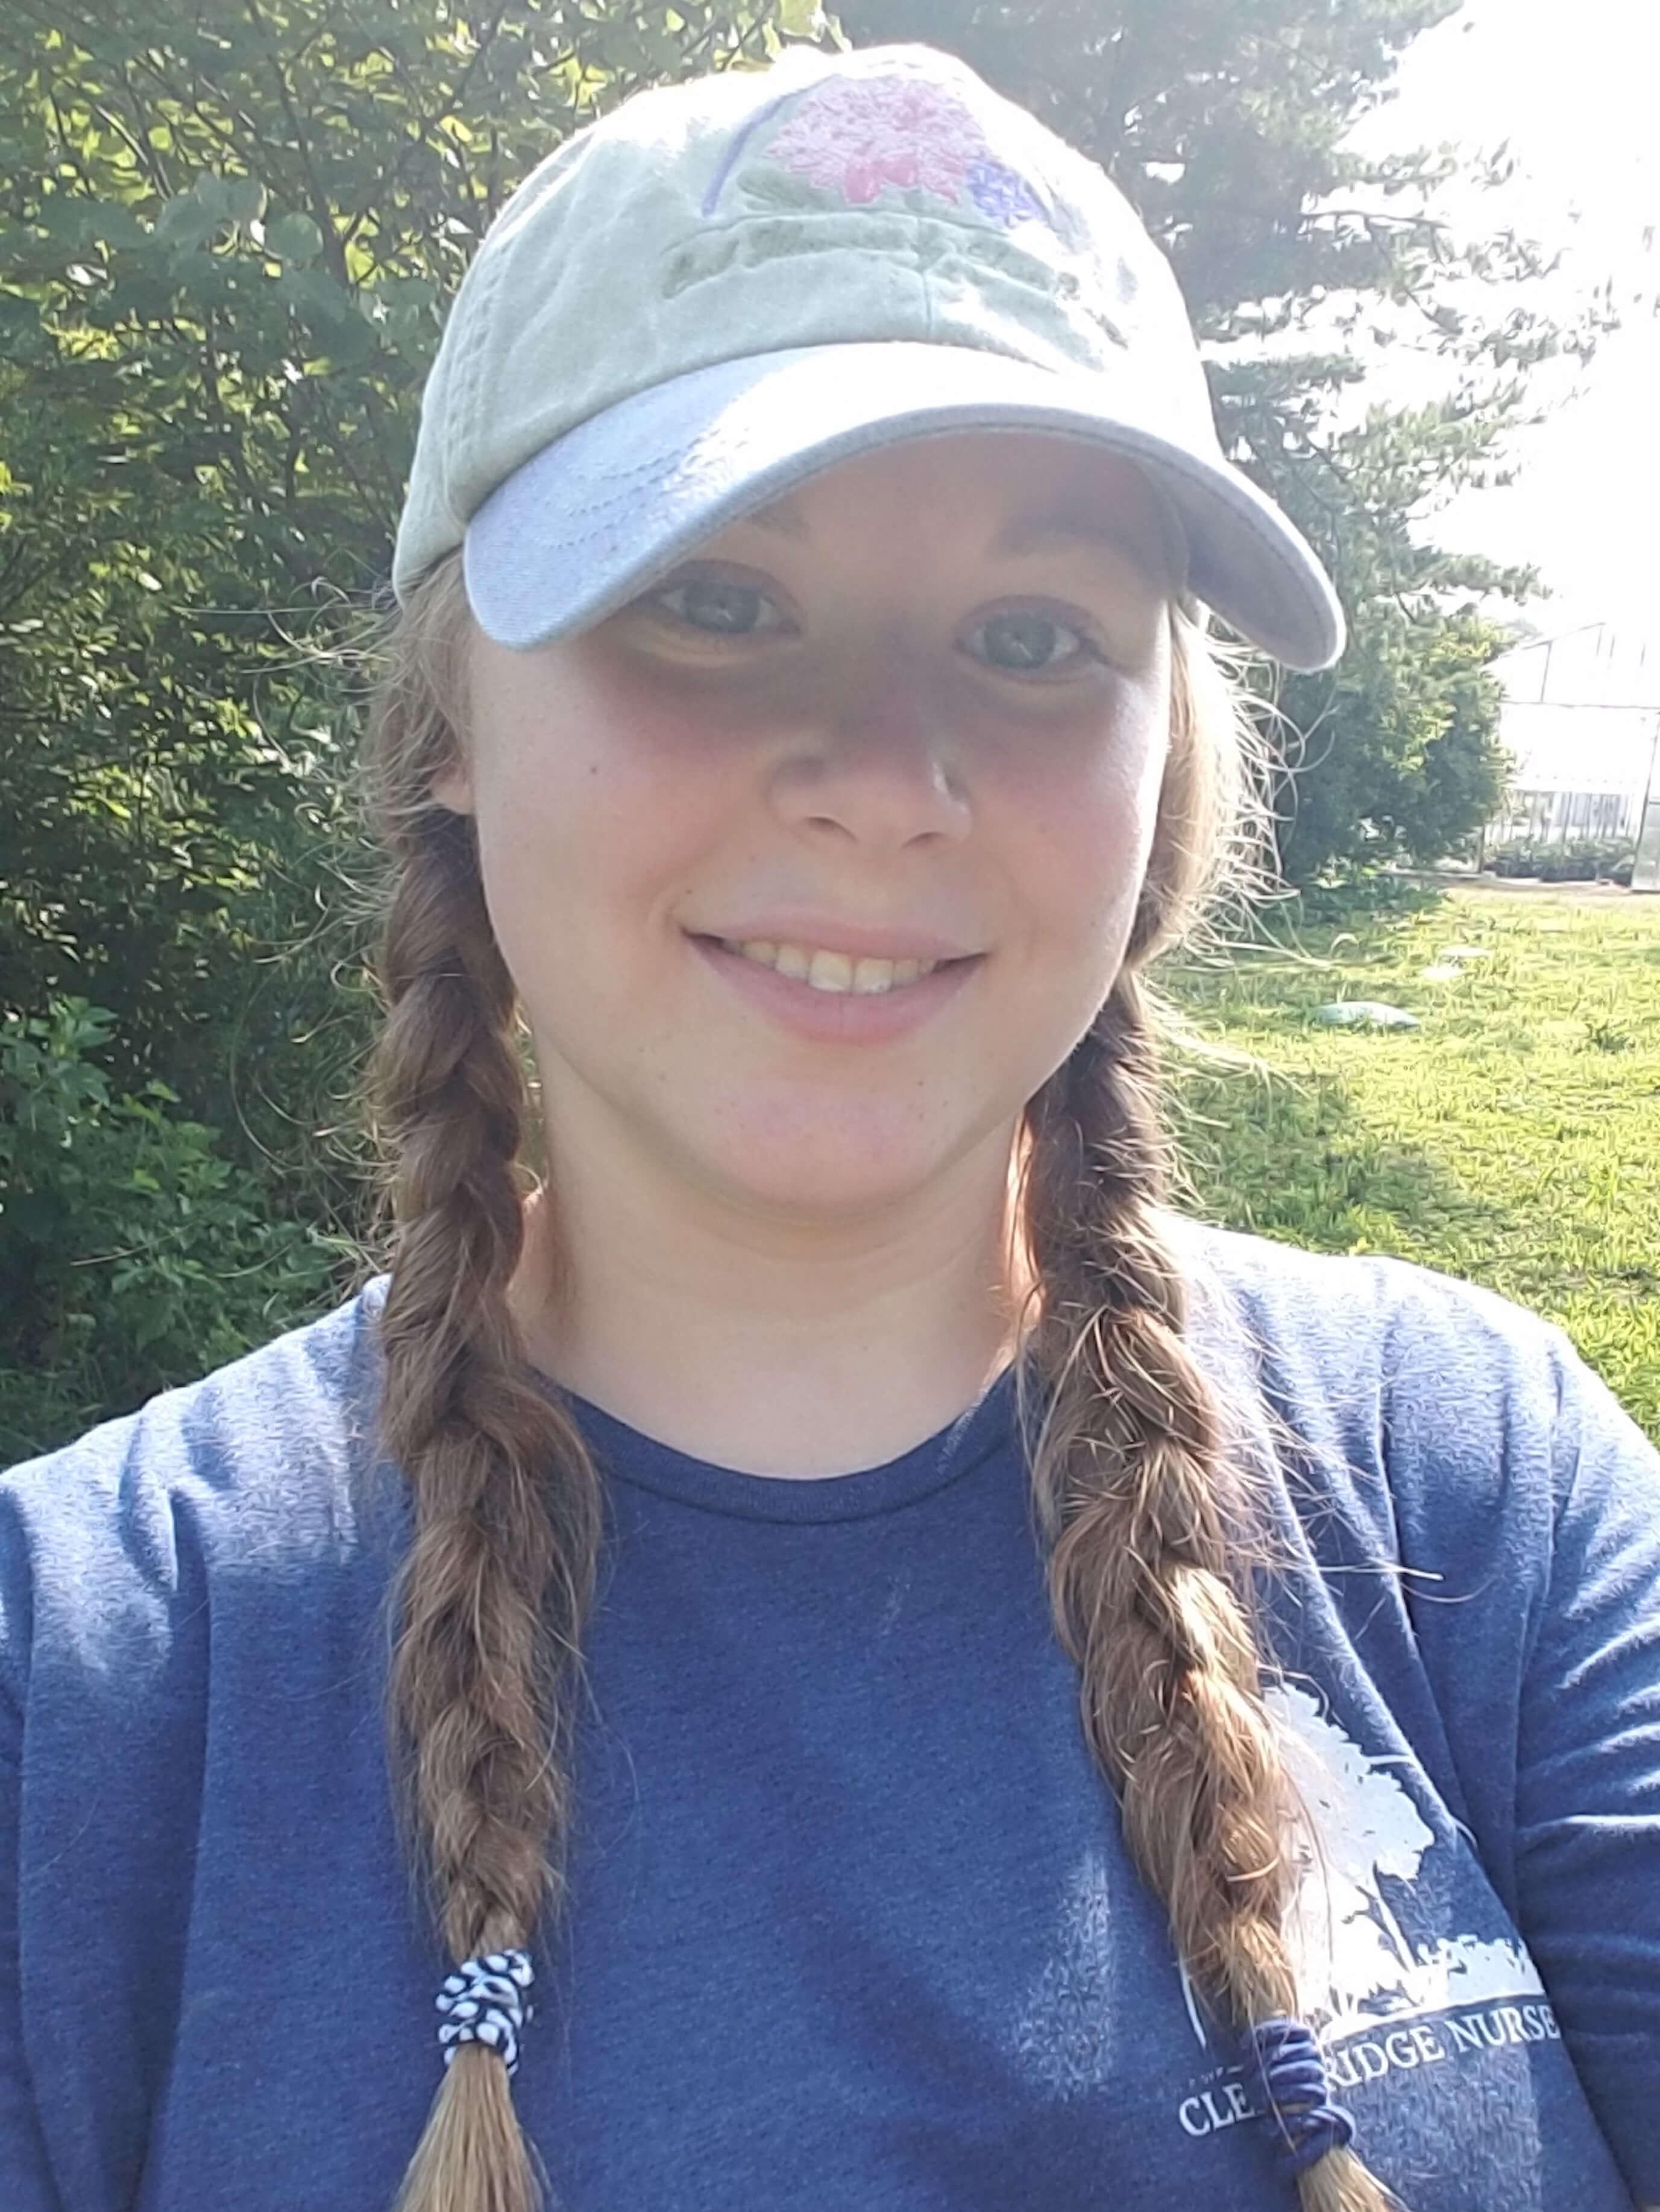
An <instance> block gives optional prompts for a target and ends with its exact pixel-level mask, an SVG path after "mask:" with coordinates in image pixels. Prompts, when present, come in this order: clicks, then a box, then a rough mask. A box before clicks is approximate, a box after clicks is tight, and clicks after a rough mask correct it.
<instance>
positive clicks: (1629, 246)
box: [1356, 0, 1660, 702]
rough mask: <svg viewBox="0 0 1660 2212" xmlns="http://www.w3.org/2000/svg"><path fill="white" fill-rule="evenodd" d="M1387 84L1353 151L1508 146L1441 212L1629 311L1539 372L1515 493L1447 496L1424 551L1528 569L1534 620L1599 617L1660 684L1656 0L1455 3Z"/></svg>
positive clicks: (1659, 53) (1461, 184) (1455, 190)
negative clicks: (1480, 184)
mask: <svg viewBox="0 0 1660 2212" xmlns="http://www.w3.org/2000/svg"><path fill="white" fill-rule="evenodd" d="M1397 82H1398V85H1399V94H1398V97H1397V98H1396V99H1395V100H1392V101H1390V102H1389V103H1388V104H1387V105H1386V106H1384V108H1383V109H1382V110H1381V111H1380V112H1378V114H1377V115H1375V116H1373V117H1372V118H1368V119H1367V120H1366V123H1365V124H1364V125H1362V126H1361V129H1360V131H1359V132H1358V133H1357V134H1356V136H1357V143H1361V144H1363V145H1364V146H1365V147H1366V149H1367V150H1368V151H1377V150H1383V149H1405V148H1407V147H1410V146H1415V145H1419V144H1439V143H1454V144H1457V145H1458V146H1461V147H1465V148H1470V149H1476V148H1488V149H1490V148H1495V147H1497V146H1498V145H1499V144H1500V143H1506V142H1507V143H1508V145H1509V148H1510V150H1511V153H1512V155H1513V156H1514V157H1515V158H1516V160H1517V162H1518V174H1517V176H1516V177H1515V179H1514V180H1513V181H1512V183H1510V184H1508V185H1505V186H1502V187H1500V188H1499V189H1497V190H1495V191H1479V190H1477V189H1476V188H1475V187H1474V185H1471V184H1470V183H1469V182H1466V181H1463V179H1458V180H1455V182H1454V183H1453V184H1452V185H1450V186H1449V187H1448V189H1447V191H1446V193H1445V197H1444V198H1443V201H1442V202H1441V204H1440V205H1439V209H1438V212H1441V213H1444V214H1445V216H1447V217H1448V218H1449V219H1450V220H1451V221H1452V222H1455V223H1456V224H1458V225H1459V226H1460V227H1464V226H1465V225H1469V226H1472V227H1480V228H1492V227H1497V224H1498V223H1509V224H1512V225H1513V226H1514V227H1515V228H1518V230H1521V231H1524V232H1525V233H1527V234H1530V235H1531V236H1534V237H1536V238H1538V239H1540V240H1542V241H1543V242H1544V243H1546V244H1547V245H1549V246H1554V247H1560V249H1561V250H1562V252H1563V255H1564V262H1563V267H1562V270H1561V272H1560V275H1559V276H1556V277H1554V279H1552V280H1551V283H1552V284H1553V285H1554V287H1556V288H1558V290H1559V293H1560V296H1561V297H1562V298H1563V299H1565V300H1572V297H1573V296H1574V295H1576V294H1583V293H1584V292H1587V291H1589V290H1590V289H1592V288H1593V287H1595V286H1596V284H1598V283H1601V282H1602V281H1603V280H1604V279H1607V278H1612V279H1613V280H1614V283H1615V289H1616V295H1617V296H1619V297H1620V298H1621V299H1622V300H1624V301H1627V303H1628V304H1627V320H1626V323H1625V326H1624V327H1623V328H1622V329H1621V330H1620V331H1617V332H1616V333H1615V335H1614V336H1612V337H1609V338H1607V339H1606V340H1605V341H1604V342H1603V344H1602V348H1601V349H1600V351H1599V352H1598V354H1597V356H1596V358H1595V359H1594V360H1593V361H1592V362H1591V363H1590V365H1589V367H1587V368H1579V367H1578V364H1572V365H1560V364H1559V365H1554V366H1553V367H1552V368H1549V369H1548V370H1546V371H1542V372H1541V375H1540V382H1539V387H1538V390H1539V398H1540V400H1541V402H1542V404H1543V406H1544V408H1545V409H1546V410H1547V414H1548V419H1547V420H1546V421H1545V422H1543V423H1542V424H1540V425H1539V426H1538V427H1536V428H1529V429H1526V430H1524V431H1521V432H1519V433H1518V435H1517V438H1516V441H1515V442H1514V444H1513V446H1512V460H1513V462H1514V465H1515V466H1516V469H1517V481H1516V482H1515V483H1514V484H1513V485H1512V486H1509V487H1506V488H1495V489H1489V490H1485V491H1476V492H1469V493H1464V494H1461V495H1458V496H1457V498H1456V499H1455V500H1454V501H1452V502H1451V504H1450V505H1449V506H1448V507H1446V508H1445V510H1444V511H1443V513H1441V514H1440V515H1439V516H1438V517H1437V518H1436V522H1435V529H1434V535H1435V539H1436V542H1438V543H1439V544H1445V545H1449V546H1456V547H1458V548H1460V549H1462V550H1470V551H1474V552H1481V553H1487V554H1490V555H1492V556H1493V557H1495V558H1497V559H1499V560H1504V561H1513V562H1529V563H1531V564H1533V565H1535V566H1536V567H1537V568H1539V569H1540V570H1541V572H1542V577H1543V580H1544V581H1545V582H1547V583H1548V585H1549V586H1551V588H1552V592H1553V597H1552V599H1549V600H1548V601H1545V602H1542V603H1540V602H1536V603H1535V604H1534V605H1532V606H1531V607H1530V609H1529V610H1528V613H1529V617H1530V620H1532V621H1533V622H1534V623H1536V624H1537V625H1538V626H1539V627H1540V628H1541V629H1543V630H1546V631H1548V632H1556V631H1561V630H1567V629H1572V628H1573V627H1575V626H1577V625H1578V624H1581V623H1597V622H1601V623H1608V624H1609V625H1610V628H1611V630H1612V632H1613V633H1614V634H1615V635H1616V636H1617V638H1618V640H1619V641H1620V645H1621V657H1622V658H1623V657H1624V655H1625V653H1629V652H1631V651H1632V650H1633V649H1634V647H1638V648H1640V647H1643V646H1649V645H1651V647H1652V648H1653V649H1652V650H1651V651H1649V652H1646V653H1644V654H1643V656H1642V657H1643V659H1644V660H1645V663H1646V664H1647V665H1649V666H1650V667H1651V668H1653V669H1654V670H1655V671H1656V673H1657V677H1660V317H1657V316H1656V314H1655V313H1653V307H1652V303H1653V301H1654V296H1655V295H1656V294H1657V293H1660V0H1467V3H1466V5H1465V6H1464V7H1463V9H1461V10H1460V11H1459V13H1458V14H1457V15H1455V16H1453V17H1452V18H1451V19H1450V20H1449V21H1447V22H1445V23H1443V24H1440V25H1439V26H1438V27H1436V28H1435V29H1434V30H1433V31H1429V32H1427V33H1425V34H1424V35H1423V36H1422V37H1421V39H1419V40H1416V41H1415V44H1414V45H1413V46H1410V47H1409V48H1408V49H1407V52H1406V53H1405V55H1404V56H1403V60H1402V64H1401V68H1400V72H1399V76H1398V80H1397ZM1645 289H1646V293H1647V295H1648V299H1647V302H1646V303H1645V305H1641V306H1639V305H1637V304H1634V303H1635V302H1636V301H1638V300H1639V296H1640V295H1642V294H1643V292H1644V291H1645ZM1387 378H1388V370H1387V368H1386V367H1385V368H1384V370H1383V372H1382V373H1381V374H1380V375H1379V378H1378V384H1379V386H1380V387H1383V388H1385V389H1386V387H1387ZM1656 697H1657V702H1660V688H1657V690H1656Z"/></svg>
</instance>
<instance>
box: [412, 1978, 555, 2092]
mask: <svg viewBox="0 0 1660 2212" xmlns="http://www.w3.org/2000/svg"><path fill="white" fill-rule="evenodd" d="M534 1972H535V1969H534V1968H533V1967H532V1966H531V1964H530V1953H529V1952H528V1951H486V1952H485V1953H484V1954H482V1957H480V1958H476V1959H463V1960H462V1962H461V1964H460V1965H459V1966H457V1968H456V1970H455V1972H454V1973H452V1974H450V1975H447V1976H446V1977H445V1980H444V1984H443V1986H442V1987H441V1988H440V1989H439V1993H438V1999H437V2003H438V2008H439V2011H440V2012H441V2013H443V2014H445V2015H446V2017H445V2020H444V2021H443V2023H442V2024H441V2026H440V2027H439V2031H438V2039H439V2043H440V2044H441V2045H443V2049H444V2063H445V2065H446V2066H447V2065H448V2064H449V2063H450V2061H451V2059H452V2058H453V2057H455V2055H456V2052H457V2050H458V2049H459V2048H460V2046H461V2045H463V2043H483V2044H488V2046H489V2047H490V2049H491V2050H492V2051H494V2052H495V2054H496V2056H497V2057H498V2058H500V2061H501V2063H502V2064H503V2065H504V2066H505V2067H506V2069H507V2071H508V2073H509V2074H510V2075H511V2074H516V2073H517V2072H518V2036H519V2030H520V2029H521V2028H522V2027H524V2023H525V2022H526V2021H528V2020H529V2019H530V2018H531V2016H532V2015H533V2014H534V2013H535V2010H536V2008H535V2006H534V2005H532V2004H531V2003H530V2001H529V1999H528V1998H527V1997H526V1996H524V1991H525V1990H528V1989H529V1988H530V1983H531V1980H532V1978H533V1977H534Z"/></svg>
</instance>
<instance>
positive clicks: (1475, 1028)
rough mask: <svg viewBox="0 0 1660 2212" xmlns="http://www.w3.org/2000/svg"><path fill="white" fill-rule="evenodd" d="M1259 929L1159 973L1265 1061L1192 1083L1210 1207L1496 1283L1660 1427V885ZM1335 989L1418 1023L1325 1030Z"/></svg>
mask: <svg viewBox="0 0 1660 2212" xmlns="http://www.w3.org/2000/svg"><path fill="white" fill-rule="evenodd" d="M1259 930H1260V933H1261V934H1262V937H1263V941H1262V942H1259V943H1256V944H1252V945H1245V946H1241V947H1237V948H1233V949H1232V950H1231V951H1230V952H1229V955H1228V957H1227V958H1225V959H1224V958H1221V957H1217V958H1216V959H1215V960H1214V961H1213V960H1209V959H1194V960H1190V961H1189V962H1188V963H1186V964H1185V965H1184V966H1181V967H1177V968H1171V969H1166V971H1165V975H1164V985H1165V988H1166V992H1167V993H1168V994H1169V995H1170V996H1171V997H1172V998H1173V999H1174V1000H1175V1001H1176V1003H1177V1004H1178V1006H1180V1007H1181V1008H1182V1009H1183V1011H1184V1012H1185V1013H1186V1014H1187V1016H1188V1017H1189V1018H1190V1021H1191V1022H1192V1023H1193V1024H1194V1025H1195V1027H1196V1028H1197V1030H1199V1032H1200V1033H1201V1034H1202V1035H1203V1036H1205V1037H1207V1038H1209V1039H1210V1040H1213V1041H1215V1042H1219V1043H1221V1044H1224V1045H1227V1046H1228V1047H1231V1048H1234V1049H1236V1050H1239V1051H1241V1052H1244V1053H1246V1054H1250V1055H1251V1057H1252V1060H1254V1061H1255V1062H1256V1063H1257V1065H1256V1066H1252V1067H1250V1068H1245V1069H1240V1070H1233V1069H1229V1070H1225V1071H1222V1072H1221V1073H1218V1072H1216V1071H1215V1070H1213V1069H1207V1068H1203V1067H1201V1068H1200V1069H1199V1070H1198V1071H1197V1072H1196V1073H1189V1074H1185V1075H1184V1076H1183V1077H1182V1078H1181V1080H1180V1088H1179V1094H1178V1123H1179V1126H1180V1129H1181V1134H1182V1139H1183V1143H1184V1148H1185V1152H1186V1156H1187V1164H1188V1171H1189V1174H1190V1178H1191V1182H1192V1185H1193V1189H1194V1194H1195V1195H1196V1196H1197V1200H1198V1203H1199V1206H1200V1207H1201V1208H1202V1209H1203V1212H1205V1213H1206V1214H1207V1215H1208V1217H1209V1218H1211V1219H1213V1220H1217V1221H1221V1222H1224V1223H1227V1224H1228V1225H1231V1226H1233V1227H1236V1228H1240V1229H1249V1230H1253V1231H1257V1233H1258V1234H1260V1235H1263V1236H1267V1237H1281V1238H1284V1239H1285V1240H1287V1242H1289V1243H1298V1244H1306V1245H1311V1246H1314V1247H1317V1248H1319V1249H1324V1250H1328V1251H1337V1252H1390V1253H1396V1254H1399V1255H1401V1256H1403V1258H1406V1259H1410V1260H1417V1261H1422V1262H1423V1263H1424V1264H1426V1265H1427V1266H1429V1267H1439V1268H1441V1269H1443V1270H1444V1271H1445V1272H1446V1273H1449V1274H1454V1275H1463V1276H1465V1277H1468V1278H1469V1279H1470V1280H1472V1281H1475V1282H1480V1283H1486V1284H1487V1285H1490V1286H1491V1287H1492V1288H1493V1289H1494V1290H1498V1291H1503V1292H1504V1293H1505V1294H1506V1297H1512V1298H1515V1299H1517V1300H1518V1301H1519V1302H1520V1303H1521V1304H1524V1305H1529V1306H1531V1307H1533V1308H1534V1309H1535V1310H1536V1311H1537V1312H1540V1313H1542V1314H1547V1315H1548V1316H1550V1318H1551V1319H1552V1320H1554V1321H1557V1322H1560V1323H1561V1325H1562V1326H1563V1328H1566V1330H1567V1332H1568V1334H1569V1335H1570V1336H1571V1337H1572V1339H1573V1340H1574V1342H1575V1343H1576V1344H1577V1345H1578V1347H1579V1349H1580V1351H1581V1352H1583V1353H1584V1356H1585V1357H1586V1358H1587V1359H1589V1360H1590V1362H1591V1364H1593V1365H1594V1366H1595V1367H1596V1368H1597V1369H1598V1370H1600V1371H1601V1373H1602V1375H1603V1376H1605V1377H1606V1378H1607V1380H1608V1382H1609V1383H1610V1385H1611V1386H1612V1387H1613V1389H1615V1391H1616V1392H1617V1393H1618V1394H1619V1395H1620V1397H1621V1399H1622V1400H1623V1401H1624V1402H1625V1403H1626V1405H1627V1407H1630V1409H1631V1411H1632V1412H1633V1414H1634V1415H1635V1416H1636V1418H1637V1419H1639V1421H1640V1422H1641V1423H1642V1424H1643V1425H1644V1426H1645V1428H1646V1429H1647V1430H1648V1431H1649V1433H1650V1434H1651V1436H1653V1437H1656V1438H1657V1440H1660V897H1647V896H1636V897H1633V896H1629V895H1627V896H1609V895H1606V894H1604V895H1602V896H1596V895H1594V894H1593V895H1586V894H1584V893H1576V892H1575V891H1574V890H1572V888H1569V889H1566V890H1563V891H1562V892H1560V893H1554V892H1543V891H1519V892H1518V891H1500V890H1483V889H1480V888H1477V887H1475V886H1471V887H1470V888H1469V889H1466V888H1464V887H1463V886H1462V885H1461V886H1459V887H1458V888H1457V889H1456V890H1451V891H1449V892H1447V893H1445V895H1427V899H1426V904H1425V906H1424V908H1422V910H1421V911H1417V912H1396V913H1390V912H1378V913H1376V914H1373V915H1369V916H1362V917H1361V918H1360V919H1359V920H1356V919H1354V918H1351V919H1350V920H1349V921H1348V922H1347V923H1345V924H1343V925H1341V926H1340V925H1337V924H1330V925H1325V926H1321V927H1314V926H1312V925H1309V924H1306V923H1296V924H1293V923H1292V922H1290V921H1287V919H1285V918H1283V917H1282V918H1281V919H1278V920H1275V919H1274V918H1273V917H1272V916H1270V917H1269V918H1267V919H1265V921H1263V923H1262V924H1261V925H1259ZM1451 947H1457V948H1461V950H1462V951H1463V952H1465V953H1466V954H1468V953H1469V952H1470V951H1475V952H1478V953H1480V954H1482V955H1485V957H1479V958H1478V957H1458V958H1451V959H1448V958H1445V957H1443V956H1444V955H1445V953H1446V951H1447V949H1448V948H1451ZM1448 967H1451V968H1452V969H1454V970H1455V971H1456V972H1455V973H1453V974H1452V975H1441V976H1439V978H1438V977H1436V976H1433V975H1431V976H1426V975H1425V974H1424V972H1423V971H1424V970H1425V969H1437V968H1439V969H1446V968H1448ZM1336 999H1351V1000H1353V999H1380V1000H1385V1001H1387V1002H1388V1003H1390V1005H1393V1006H1402V1007H1404V1008H1405V1009H1406V1010H1407V1011H1408V1012H1411V1013H1413V1014H1415V1015H1416V1016H1417V1017H1418V1019H1419V1022H1420V1024H1421V1027H1419V1028H1418V1029H1416V1030H1397V1031H1378V1030H1345V1029H1324V1028H1320V1027H1318V1026H1316V1025H1314V1024H1312V1022H1311V1019H1310V1016H1311V1014H1312V1010H1313V1009H1314V1008H1315V1007H1316V1006H1319V1005H1321V1004H1322V1003H1323V1002H1325V1001H1328V1000H1336ZM1172 1073H1175V1071H1174V1070H1172Z"/></svg>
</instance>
